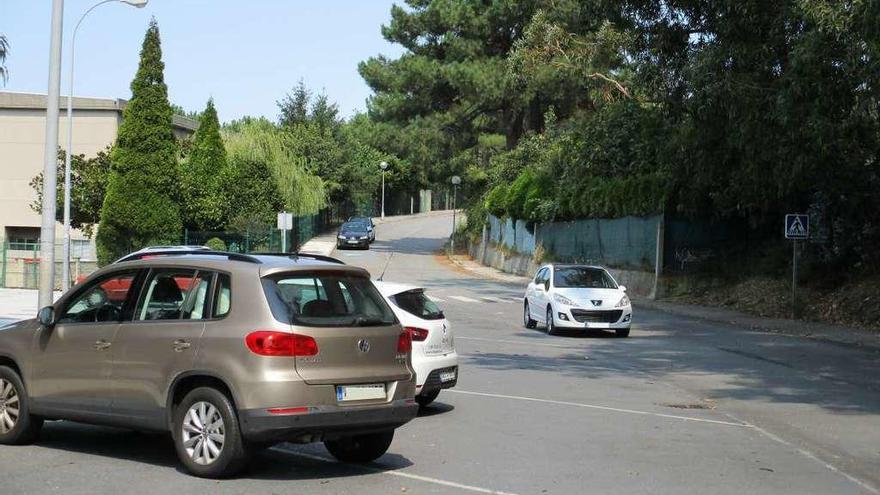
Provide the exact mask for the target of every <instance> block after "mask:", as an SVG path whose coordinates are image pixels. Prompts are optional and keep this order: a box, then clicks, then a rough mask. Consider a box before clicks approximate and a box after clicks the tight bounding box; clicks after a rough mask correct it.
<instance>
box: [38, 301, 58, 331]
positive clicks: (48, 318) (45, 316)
mask: <svg viewBox="0 0 880 495" xmlns="http://www.w3.org/2000/svg"><path fill="white" fill-rule="evenodd" d="M37 320H38V321H39V322H40V324H41V325H43V326H44V327H53V326H55V308H54V307H52V306H46V307H45V308H43V309H41V310H40V312H39V313H37Z"/></svg>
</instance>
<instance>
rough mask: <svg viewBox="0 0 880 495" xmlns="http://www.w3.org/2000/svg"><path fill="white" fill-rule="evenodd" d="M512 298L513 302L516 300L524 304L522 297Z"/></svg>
mask: <svg viewBox="0 0 880 495" xmlns="http://www.w3.org/2000/svg"><path fill="white" fill-rule="evenodd" d="M510 300H511V301H513V302H515V303H519V304H522V303H523V298H522V297H511V298H510Z"/></svg>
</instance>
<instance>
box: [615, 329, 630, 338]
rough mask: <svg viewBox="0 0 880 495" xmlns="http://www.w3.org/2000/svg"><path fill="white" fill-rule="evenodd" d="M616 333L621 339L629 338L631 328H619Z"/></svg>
mask: <svg viewBox="0 0 880 495" xmlns="http://www.w3.org/2000/svg"><path fill="white" fill-rule="evenodd" d="M614 333H615V334H616V335H617V336H618V337H620V338H625V337H629V328H618V329H616V330H614Z"/></svg>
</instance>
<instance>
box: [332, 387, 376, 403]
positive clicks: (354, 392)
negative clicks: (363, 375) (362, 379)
mask: <svg viewBox="0 0 880 495" xmlns="http://www.w3.org/2000/svg"><path fill="white" fill-rule="evenodd" d="M384 398H385V385H384V384H382V383H376V384H370V385H337V386H336V400H337V401H339V402H346V401H350V400H369V399H384Z"/></svg>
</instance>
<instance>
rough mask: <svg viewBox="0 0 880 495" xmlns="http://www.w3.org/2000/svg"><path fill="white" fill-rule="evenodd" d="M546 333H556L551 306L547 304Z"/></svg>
mask: <svg viewBox="0 0 880 495" xmlns="http://www.w3.org/2000/svg"><path fill="white" fill-rule="evenodd" d="M547 335H556V323H554V322H553V308H551V307H550V306H547Z"/></svg>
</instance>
